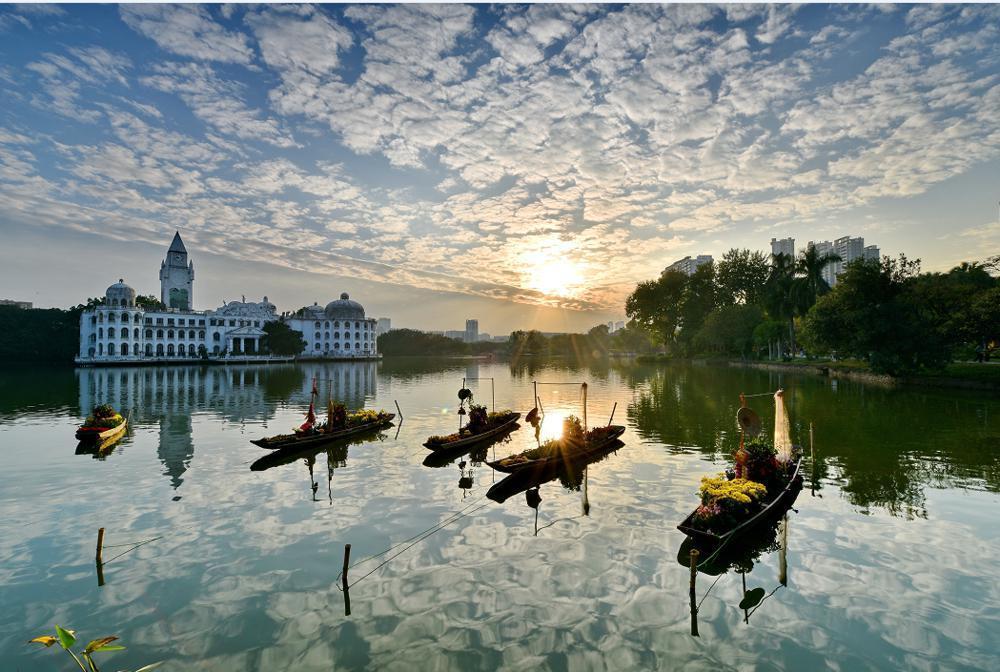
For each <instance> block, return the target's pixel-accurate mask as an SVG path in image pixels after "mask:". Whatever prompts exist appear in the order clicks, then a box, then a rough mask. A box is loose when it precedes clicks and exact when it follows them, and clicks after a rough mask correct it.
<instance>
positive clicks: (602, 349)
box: [587, 324, 611, 355]
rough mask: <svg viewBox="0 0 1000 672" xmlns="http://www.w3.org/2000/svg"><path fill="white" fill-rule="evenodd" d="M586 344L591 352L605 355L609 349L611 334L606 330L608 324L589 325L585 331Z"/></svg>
mask: <svg viewBox="0 0 1000 672" xmlns="http://www.w3.org/2000/svg"><path fill="white" fill-rule="evenodd" d="M587 344H588V345H589V346H590V350H591V352H595V353H598V354H602V355H606V354H608V350H610V349H611V334H610V333H609V332H608V325H606V324H599V325H597V326H596V327H591V329H590V331H588V332H587Z"/></svg>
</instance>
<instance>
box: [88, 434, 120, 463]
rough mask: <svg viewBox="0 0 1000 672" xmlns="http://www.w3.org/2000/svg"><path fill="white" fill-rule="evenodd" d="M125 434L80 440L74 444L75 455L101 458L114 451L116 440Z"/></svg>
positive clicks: (116, 444)
mask: <svg viewBox="0 0 1000 672" xmlns="http://www.w3.org/2000/svg"><path fill="white" fill-rule="evenodd" d="M124 436H125V432H119V433H118V434H116V435H114V436H112V437H109V438H107V439H104V440H103V441H81V442H80V443H78V444H77V445H76V454H77V455H93V456H94V459H98V460H103V459H104V458H105V457H107V456H108V455H110V454H111V453H113V452H114V450H115V448H116V447H117V446H118V442H119V441H121V440H122V438H123V437H124Z"/></svg>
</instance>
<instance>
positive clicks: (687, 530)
mask: <svg viewBox="0 0 1000 672" xmlns="http://www.w3.org/2000/svg"><path fill="white" fill-rule="evenodd" d="M801 467H802V458H801V457H800V458H798V459H797V460H796V461H795V468H794V469H793V470H792V475H791V476H790V477H789V479H788V481H787V482H786V483H785V487H784V488H783V489H781V490H779V491H778V492H777V493H775V494H774V495H773V496H772V497H770V499H769V501H768V502H767V504H765V505H764V507H763V508H761V510H760V511H758V512H757V513H755V514H754V515H752V516H750V517H749V518H747V519H746V520H744V521H742V522H740V523H739V524H737V525H736V526H735V527H733V528H731V529H729V530H727V531H726V532H723V533H722V534H716V533H714V532H709V531H707V530H699V529H698V528H696V527H694V525H693V524H692V521H693V520H694V515H695V512H696V511H697V509H695V511H692V512H691V513H690V514H689V515H688V517H687V518H685V519H684V521H683V522H682V523H681V524H680V525H678V526H677V529H678V530H680V531H681V532H683V533H684V534H686V535H688V536H689V537H692V538H694V539H696V540H698V541H702V542H710V543H713V544H723V543H726V542H728V541H729V540H731V539H733V538H735V537H738V536H739V535H741V534H742V533H743V532H745V531H747V530H749V529H750V528H752V527H754V526H755V525H757V524H758V523H761V522H763V521H765V520H768V519H770V518H771V517H772V516H774V515H775V514H776V513H777V512H780V511H783V507H784V506H785V504H787V505H788V506H791V503H792V502H794V501H795V498H796V497H798V494H799V490H801V489H802V475H801V474H800V473H799V470H800V468H801ZM784 510H787V508H785V509H784Z"/></svg>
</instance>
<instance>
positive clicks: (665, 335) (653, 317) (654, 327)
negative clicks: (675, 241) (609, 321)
mask: <svg viewBox="0 0 1000 672" xmlns="http://www.w3.org/2000/svg"><path fill="white" fill-rule="evenodd" d="M687 279H688V278H687V276H686V275H684V274H683V273H680V272H678V271H664V272H663V273H662V274H661V275H660V277H659V278H657V279H656V280H647V281H646V282H640V283H639V284H638V285H636V288H635V290H634V291H633V292H632V293H631V294H629V297H628V299H626V301H625V314H626V315H627V316H628V318H629V320H631V323H632V324H634V325H635V326H637V327H640V328H642V329H645V330H647V331H649V332H650V333H652V334H655V335H656V336H657V338H658V339H659V340H660V342H662V343H663V344H664V345H667V346H669V345H671V344H672V343H674V340H675V338H676V335H677V328H678V327H679V326H680V322H681V306H682V301H683V298H684V287H685V286H686V285H687Z"/></svg>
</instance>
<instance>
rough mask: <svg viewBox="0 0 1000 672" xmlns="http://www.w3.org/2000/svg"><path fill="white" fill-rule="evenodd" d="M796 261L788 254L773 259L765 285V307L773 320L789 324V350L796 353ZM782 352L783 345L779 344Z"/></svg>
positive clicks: (777, 255) (778, 255) (775, 256)
mask: <svg viewBox="0 0 1000 672" xmlns="http://www.w3.org/2000/svg"><path fill="white" fill-rule="evenodd" d="M794 284H795V260H794V259H792V257H791V256H790V255H787V254H776V255H774V257H773V258H772V259H771V272H770V273H769V274H768V276H767V282H766V283H765V284H764V307H765V309H766V310H767V313H768V315H770V316H771V318H772V319H775V320H779V321H782V322H787V324H788V343H789V349H790V350H791V351H792V352H794V351H795V312H796V305H795V297H794V290H793V287H794ZM778 348H779V350H780V348H781V344H780V342H779V344H778Z"/></svg>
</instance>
